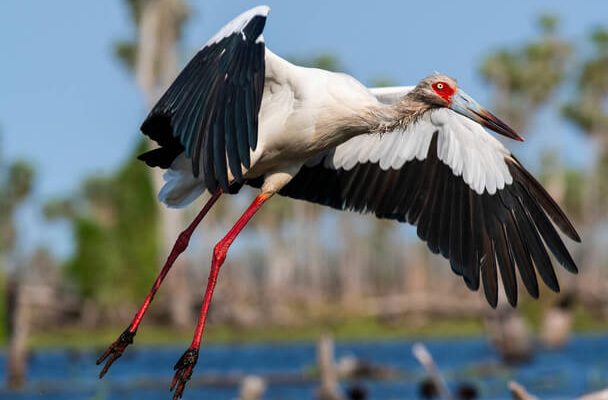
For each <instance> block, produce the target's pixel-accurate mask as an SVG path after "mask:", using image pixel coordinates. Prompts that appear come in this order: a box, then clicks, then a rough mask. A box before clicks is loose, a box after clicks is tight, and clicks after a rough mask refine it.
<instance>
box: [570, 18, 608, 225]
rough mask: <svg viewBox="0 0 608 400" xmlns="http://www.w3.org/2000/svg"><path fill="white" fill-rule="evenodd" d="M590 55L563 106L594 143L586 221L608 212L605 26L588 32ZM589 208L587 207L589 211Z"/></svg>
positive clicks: (607, 45) (607, 46)
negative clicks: (571, 93) (595, 156)
mask: <svg viewBox="0 0 608 400" xmlns="http://www.w3.org/2000/svg"><path fill="white" fill-rule="evenodd" d="M590 39H591V40H590V41H591V45H592V54H591V56H590V57H589V58H588V59H587V60H585V61H583V62H582V65H581V67H580V73H579V74H578V77H577V82H576V84H577V87H576V93H575V95H574V98H573V99H572V100H571V101H569V102H568V103H566V104H565V105H564V107H563V109H562V112H563V115H564V117H565V118H566V119H567V120H568V121H570V122H572V123H573V124H574V125H576V126H577V127H578V128H579V129H580V130H581V131H582V132H583V133H584V134H585V135H587V136H589V137H590V138H591V139H592V140H593V141H594V142H595V143H596V144H597V146H596V149H597V151H598V153H597V164H596V168H595V173H594V177H593V178H592V179H593V182H592V183H591V184H590V185H589V188H590V189H591V190H592V192H591V193H589V197H588V198H589V200H590V201H592V202H593V204H589V206H590V209H591V210H592V212H591V213H589V214H588V218H589V221H588V222H593V221H595V220H596V219H597V218H599V217H606V215H607V213H608V206H607V205H606V202H607V201H608V180H607V179H606V176H608V108H607V107H606V104H608V103H607V102H608V30H606V29H604V28H598V29H596V30H595V31H593V32H592V34H591V36H590ZM591 210H590V211H591Z"/></svg>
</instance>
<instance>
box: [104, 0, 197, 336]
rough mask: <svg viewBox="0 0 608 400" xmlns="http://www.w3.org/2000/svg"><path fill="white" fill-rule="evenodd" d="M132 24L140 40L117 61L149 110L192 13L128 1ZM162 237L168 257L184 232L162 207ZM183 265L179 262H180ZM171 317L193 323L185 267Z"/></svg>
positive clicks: (177, 217)
mask: <svg viewBox="0 0 608 400" xmlns="http://www.w3.org/2000/svg"><path fill="white" fill-rule="evenodd" d="M125 2H126V5H127V7H128V9H129V12H130V16H131V20H132V22H133V23H134V24H135V26H136V27H137V28H138V35H137V39H136V40H133V41H121V42H118V43H117V44H116V47H115V50H116V55H117V57H118V58H119V59H120V60H121V61H123V63H124V64H125V65H126V66H127V67H128V68H129V70H130V71H131V72H133V73H134V74H135V78H136V80H137V83H138V84H139V85H140V88H141V90H142V91H143V93H144V95H145V98H146V103H147V106H148V108H150V107H152V105H153V104H154V102H155V101H156V100H157V98H158V96H159V95H160V94H161V93H162V90H163V89H164V88H166V87H167V86H168V85H169V84H170V83H171V81H172V79H173V78H174V77H175V75H176V73H177V44H178V42H179V40H180V38H181V35H182V30H183V27H184V24H185V22H186V20H187V18H188V15H189V11H188V8H187V7H186V5H185V3H184V1H183V0H125ZM151 171H152V172H151V173H152V174H153V178H154V183H155V186H156V188H157V190H158V189H160V187H161V185H162V171H160V170H159V169H152V170H151ZM158 212H159V214H160V229H161V235H162V241H161V243H162V251H161V254H163V255H165V254H168V252H169V250H170V249H171V247H170V246H172V244H173V241H175V238H177V236H178V235H179V232H180V229H181V214H180V213H178V212H175V211H171V210H168V209H166V208H165V207H164V206H162V205H161V206H159V209H158ZM178 262H179V260H178ZM166 286H167V287H168V291H169V292H170V295H169V315H170V316H171V319H172V322H173V323H174V324H175V325H177V326H186V325H187V324H188V323H189V322H190V320H191V318H190V317H191V312H190V295H189V293H190V292H189V290H188V280H187V276H186V270H185V268H184V266H183V265H182V266H176V268H175V269H174V272H173V273H172V277H171V278H170V279H169V280H168V281H167V285H166Z"/></svg>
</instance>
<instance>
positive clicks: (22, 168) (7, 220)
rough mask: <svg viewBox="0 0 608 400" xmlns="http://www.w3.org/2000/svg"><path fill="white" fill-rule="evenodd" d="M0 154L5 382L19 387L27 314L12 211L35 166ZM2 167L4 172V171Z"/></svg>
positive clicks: (29, 184)
mask: <svg viewBox="0 0 608 400" xmlns="http://www.w3.org/2000/svg"><path fill="white" fill-rule="evenodd" d="M0 157H1V154H0ZM2 161H3V160H2V159H1V158H0V171H3V172H1V173H0V221H2V223H0V267H1V268H2V272H3V273H6V275H8V277H7V279H4V282H5V285H6V286H5V288H4V293H5V295H6V299H5V306H6V310H5V313H6V314H5V315H6V316H7V320H8V335H9V346H8V355H7V359H8V374H7V376H8V385H9V387H11V388H18V387H21V386H22V385H23V383H24V380H25V366H26V356H27V354H26V352H27V336H28V332H29V318H28V308H27V305H26V303H27V301H26V299H25V291H24V290H23V288H24V285H23V281H24V279H25V275H26V274H25V271H24V270H23V268H17V267H16V265H15V264H16V261H15V260H16V255H15V247H16V244H17V227H16V224H15V214H16V211H17V209H18V208H19V206H21V205H22V204H23V202H24V201H25V200H26V199H27V198H28V196H29V195H30V193H31V191H32V187H33V181H34V170H33V168H32V166H31V165H30V164H29V163H27V162H25V161H16V162H14V163H12V164H10V165H4V164H3V162H2ZM4 171H5V172H4Z"/></svg>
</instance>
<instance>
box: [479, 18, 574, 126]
mask: <svg viewBox="0 0 608 400" xmlns="http://www.w3.org/2000/svg"><path fill="white" fill-rule="evenodd" d="M538 26H539V29H540V33H541V35H540V37H539V38H537V39H535V40H533V41H532V42H530V43H527V44H525V45H523V46H521V47H519V48H515V49H501V50H498V51H497V52H495V53H493V54H490V55H488V56H487V57H486V58H485V59H484V60H483V62H482V65H481V68H480V73H481V76H482V77H483V78H484V79H485V80H486V82H488V83H489V84H490V85H492V86H494V89H495V91H494V108H495V109H496V110H497V114H499V115H501V116H504V119H505V120H507V121H509V124H510V125H512V126H513V127H514V128H515V129H516V130H519V131H525V130H526V128H527V127H528V126H529V124H530V118H531V117H532V116H533V115H534V114H535V112H536V111H537V110H538V108H539V107H541V106H543V105H545V104H546V103H547V102H548V101H549V100H550V99H551V96H552V95H553V94H554V93H555V90H556V89H557V88H558V87H559V86H560V84H562V83H563V81H564V78H565V73H566V67H567V63H568V60H569V58H570V54H571V46H570V44H569V43H568V42H566V41H564V40H563V39H561V38H560V37H559V36H558V35H557V28H558V19H557V18H556V17H555V16H551V15H543V16H541V17H540V18H539V20H538Z"/></svg>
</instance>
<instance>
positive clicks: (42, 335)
mask: <svg viewBox="0 0 608 400" xmlns="http://www.w3.org/2000/svg"><path fill="white" fill-rule="evenodd" d="M542 309H543V305H542V303H539V302H538V301H533V300H529V301H525V302H524V303H523V304H522V305H521V310H522V312H523V314H524V317H525V319H526V320H527V321H528V323H529V324H530V326H531V328H532V329H533V330H534V331H538V329H539V326H540V317H541V315H542ZM122 328H124V327H119V326H112V327H105V328H102V329H97V330H94V331H90V330H84V329H82V328H65V329H61V330H45V331H44V332H34V333H33V335H32V338H31V340H30V343H31V345H32V346H33V347H56V346H66V344H67V346H69V347H105V346H106V345H107V344H108V343H109V342H112V341H113V340H114V339H115V338H116V332H120V331H122ZM607 329H608V322H607V321H601V320H599V319H598V318H596V317H595V316H593V315H591V314H590V313H589V312H588V311H586V310H585V308H583V307H576V308H575V318H574V330H575V331H576V332H579V333H590V332H599V331H605V330H607ZM328 332H329V333H331V334H332V335H333V336H334V337H335V338H336V339H338V340H377V339H413V338H425V339H429V338H450V337H473V336H480V335H482V334H483V333H484V328H483V323H482V321H481V320H480V319H476V318H467V319H462V318H441V319H435V320H432V321H431V320H429V321H426V322H424V323H415V324H412V323H411V321H408V319H407V318H406V319H403V320H399V321H391V322H383V321H380V320H378V319H376V318H365V317H348V318H344V319H334V320H322V321H310V320H309V321H305V322H304V323H303V324H302V325H296V326H277V325H271V326H259V327H253V328H243V327H235V326H234V325H228V324H211V325H209V327H208V328H207V330H206V332H205V341H206V342H207V343H253V342H295V341H315V340H317V339H318V338H319V336H320V335H321V334H323V333H328ZM191 339H192V329H190V328H186V329H175V328H171V327H169V326H167V325H153V326H150V325H146V324H145V323H144V325H142V327H141V329H140V331H139V332H138V333H137V337H136V339H135V342H136V343H137V344H148V345H166V344H180V343H187V342H189V341H190V340H191Z"/></svg>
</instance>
